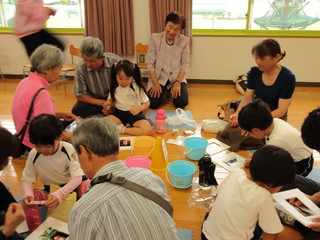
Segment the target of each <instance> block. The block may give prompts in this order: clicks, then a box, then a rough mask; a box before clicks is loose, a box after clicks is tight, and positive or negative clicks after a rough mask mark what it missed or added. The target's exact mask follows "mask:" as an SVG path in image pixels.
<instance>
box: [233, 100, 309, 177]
mask: <svg viewBox="0 0 320 240" xmlns="http://www.w3.org/2000/svg"><path fill="white" fill-rule="evenodd" d="M238 122H239V125H240V127H241V128H242V129H243V130H244V131H246V132H247V134H250V136H251V137H253V138H257V139H263V138H265V140H266V145H275V146H278V147H281V148H283V149H285V150H287V151H288V152H289V153H290V154H291V156H292V158H293V160H294V162H295V164H296V173H297V174H299V175H301V176H307V175H308V174H309V173H310V172H311V170H312V168H313V161H314V160H313V155H312V150H311V149H310V148H308V147H307V146H306V145H305V144H304V143H303V141H302V138H301V133H300V132H299V131H298V130H297V129H295V128H294V127H293V126H291V125H290V124H289V123H287V122H285V121H283V120H282V119H279V118H273V117H272V114H271V110H270V108H269V106H268V105H267V104H266V103H265V102H263V101H262V100H261V99H257V100H254V101H253V102H251V103H248V104H247V105H245V106H244V107H243V108H242V109H241V111H240V113H239V116H238ZM249 164H250V158H248V160H247V161H246V165H247V166H248V165H249Z"/></svg>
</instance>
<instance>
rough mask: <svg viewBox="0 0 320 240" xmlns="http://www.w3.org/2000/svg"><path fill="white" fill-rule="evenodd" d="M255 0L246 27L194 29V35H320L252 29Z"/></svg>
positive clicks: (317, 33)
mask: <svg viewBox="0 0 320 240" xmlns="http://www.w3.org/2000/svg"><path fill="white" fill-rule="evenodd" d="M253 2H254V0H248V13H247V17H246V21H247V22H246V29H192V35H194V36H245V37H250V36H252V37H257V36H275V37H286V36H287V37H316V38H318V37H320V30H250V29H249V24H250V19H251V15H252V9H253Z"/></svg>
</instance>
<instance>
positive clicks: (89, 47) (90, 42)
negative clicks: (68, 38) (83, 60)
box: [80, 37, 104, 58]
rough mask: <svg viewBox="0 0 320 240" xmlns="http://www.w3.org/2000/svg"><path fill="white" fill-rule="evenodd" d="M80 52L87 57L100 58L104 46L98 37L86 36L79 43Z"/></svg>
mask: <svg viewBox="0 0 320 240" xmlns="http://www.w3.org/2000/svg"><path fill="white" fill-rule="evenodd" d="M80 52H81V53H82V54H83V55H86V56H87V57H92V58H101V57H102V55H103V52H104V47H103V44H102V42H101V40H100V39H99V38H95V37H86V38H85V39H84V40H83V41H82V43H81V44H80Z"/></svg>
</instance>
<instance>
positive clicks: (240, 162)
mask: <svg viewBox="0 0 320 240" xmlns="http://www.w3.org/2000/svg"><path fill="white" fill-rule="evenodd" d="M211 159H212V161H213V162H214V163H215V164H218V165H219V166H221V167H223V168H225V169H227V170H228V171H230V172H231V171H233V170H235V169H238V168H243V167H244V161H245V158H244V157H241V156H240V155H239V154H236V153H234V152H230V153H227V154H218V155H213V156H211Z"/></svg>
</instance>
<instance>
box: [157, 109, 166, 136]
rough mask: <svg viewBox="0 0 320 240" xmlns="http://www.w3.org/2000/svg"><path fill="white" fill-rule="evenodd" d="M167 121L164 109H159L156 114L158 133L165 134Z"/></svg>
mask: <svg viewBox="0 0 320 240" xmlns="http://www.w3.org/2000/svg"><path fill="white" fill-rule="evenodd" d="M166 122H167V116H166V114H165V111H164V110H163V109H158V111H157V115H156V132H157V133H158V134H164V133H166V131H167V129H166V124H167V123H166Z"/></svg>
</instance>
